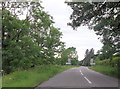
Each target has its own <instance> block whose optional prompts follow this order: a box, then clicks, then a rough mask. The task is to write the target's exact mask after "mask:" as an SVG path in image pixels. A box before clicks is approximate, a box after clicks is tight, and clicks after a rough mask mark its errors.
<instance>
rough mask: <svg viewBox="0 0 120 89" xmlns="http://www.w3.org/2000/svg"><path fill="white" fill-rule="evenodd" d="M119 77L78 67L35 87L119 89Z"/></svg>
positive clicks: (46, 88) (52, 88)
mask: <svg viewBox="0 0 120 89" xmlns="http://www.w3.org/2000/svg"><path fill="white" fill-rule="evenodd" d="M118 85H119V84H118V79H116V78H113V77H110V76H106V75H103V74H101V73H98V72H95V71H93V70H91V69H88V67H83V66H81V67H76V68H72V69H69V70H66V71H64V72H62V73H59V74H57V75H56V76H54V77H53V78H50V79H49V80H48V81H46V82H43V83H42V84H40V85H38V86H37V87H36V88H35V89H119V88H118Z"/></svg>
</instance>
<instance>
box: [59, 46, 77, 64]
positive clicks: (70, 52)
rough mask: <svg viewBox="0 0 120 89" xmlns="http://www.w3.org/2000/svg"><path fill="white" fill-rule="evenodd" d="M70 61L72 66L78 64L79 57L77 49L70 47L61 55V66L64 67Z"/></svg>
mask: <svg viewBox="0 0 120 89" xmlns="http://www.w3.org/2000/svg"><path fill="white" fill-rule="evenodd" d="M68 59H71V63H72V65H77V64H78V55H77V51H76V48H74V47H69V48H67V49H65V50H64V51H63V52H62V54H61V64H62V65H64V64H66V63H67V62H68Z"/></svg>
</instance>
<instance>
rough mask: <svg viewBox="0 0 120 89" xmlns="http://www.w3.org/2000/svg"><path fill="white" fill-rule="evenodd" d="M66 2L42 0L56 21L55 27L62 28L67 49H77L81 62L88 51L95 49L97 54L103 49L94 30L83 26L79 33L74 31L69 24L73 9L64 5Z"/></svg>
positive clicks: (46, 9)
mask: <svg viewBox="0 0 120 89" xmlns="http://www.w3.org/2000/svg"><path fill="white" fill-rule="evenodd" d="M64 2H65V0H42V6H43V7H44V10H45V11H46V12H48V13H49V14H50V15H51V16H53V19H54V21H55V24H54V26H55V27H58V28H60V29H61V30H60V31H61V32H62V33H63V36H62V39H61V40H62V41H63V42H65V43H66V48H68V47H72V46H73V47H75V48H76V49H77V52H78V56H79V60H82V59H83V58H84V54H85V51H86V49H91V48H94V49H95V52H96V51H97V50H99V49H101V47H102V43H101V42H100V40H98V36H97V35H95V32H94V31H93V30H89V29H88V28H87V27H86V26H81V27H79V28H78V29H77V31H75V30H73V29H72V28H71V27H70V26H67V23H68V22H70V19H69V17H70V15H71V13H72V9H71V8H70V7H69V6H67V4H65V3H64Z"/></svg>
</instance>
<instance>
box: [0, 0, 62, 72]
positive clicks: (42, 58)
mask: <svg viewBox="0 0 120 89" xmlns="http://www.w3.org/2000/svg"><path fill="white" fill-rule="evenodd" d="M1 4H2V35H3V36H2V46H3V47H2V56H3V59H2V65H3V66H2V67H3V70H4V71H5V72H6V73H11V72H13V71H16V70H17V69H18V68H19V69H28V68H31V67H34V66H36V65H43V64H53V63H54V62H55V61H56V58H55V55H56V54H58V53H60V51H61V50H62V49H63V44H64V42H62V41H60V38H61V36H62V33H61V32H60V29H58V28H55V27H54V26H53V23H54V21H53V19H52V16H50V15H49V14H48V13H46V12H45V11H44V10H43V7H42V6H41V3H40V2H29V3H28V2H27V3H26V2H21V3H17V2H2V3H1ZM24 9H27V14H25V13H24ZM21 14H24V15H26V18H25V19H21V18H20V15H21ZM16 64H17V65H16Z"/></svg>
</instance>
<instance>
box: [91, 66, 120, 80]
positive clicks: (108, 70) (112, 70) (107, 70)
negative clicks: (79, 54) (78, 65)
mask: <svg viewBox="0 0 120 89" xmlns="http://www.w3.org/2000/svg"><path fill="white" fill-rule="evenodd" d="M89 68H90V69H93V70H95V71H97V72H101V73H103V74H106V75H110V76H114V77H117V78H120V74H119V70H118V69H117V68H116V67H111V66H109V65H96V66H91V67H89Z"/></svg>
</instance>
